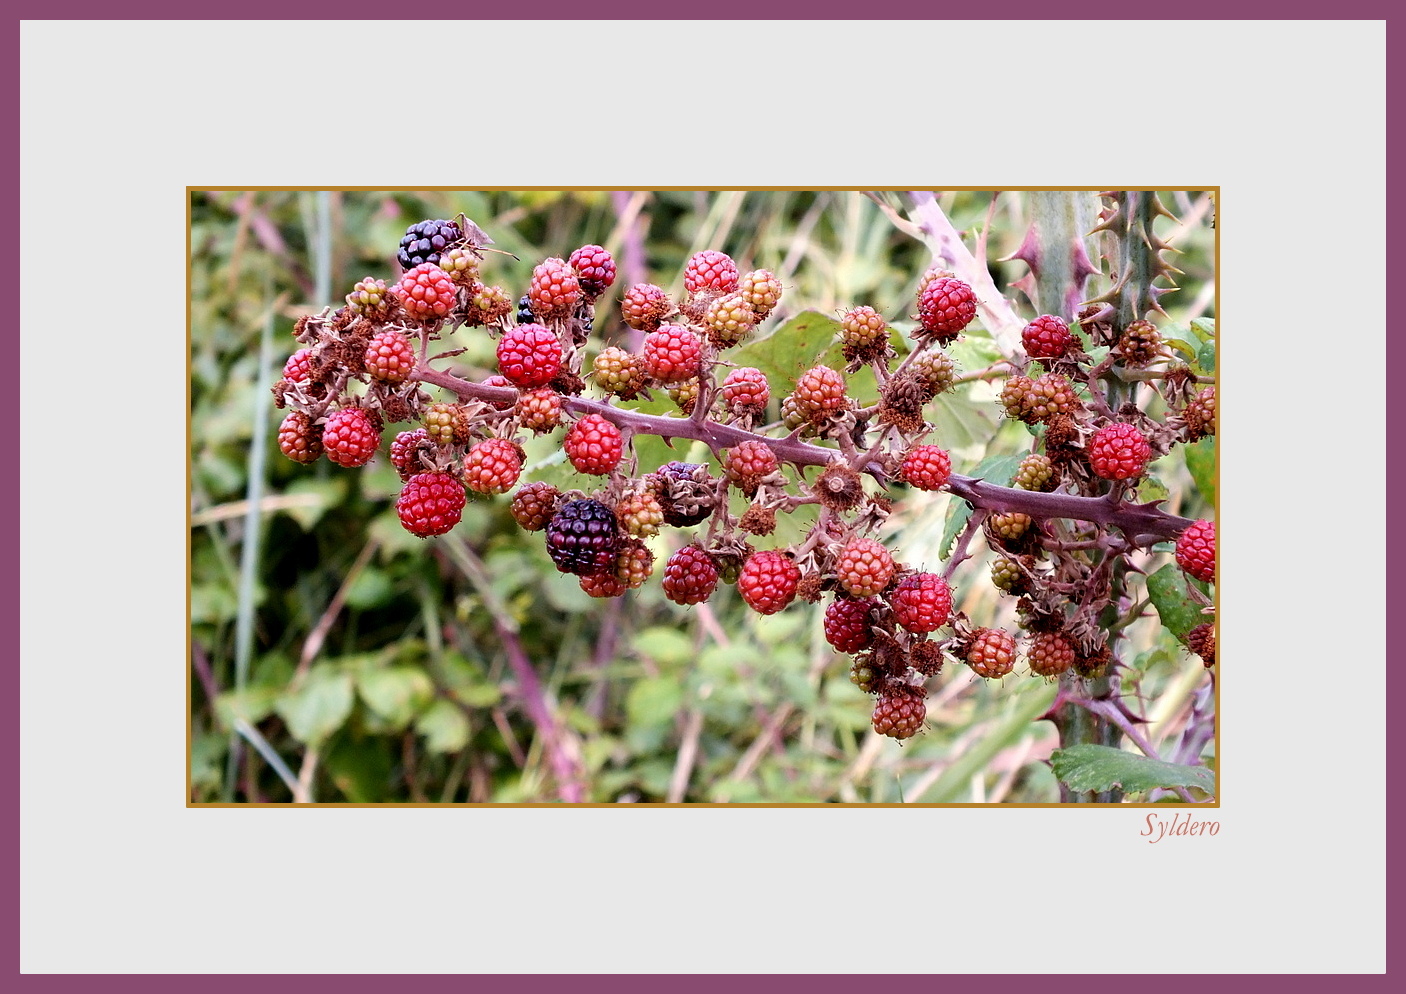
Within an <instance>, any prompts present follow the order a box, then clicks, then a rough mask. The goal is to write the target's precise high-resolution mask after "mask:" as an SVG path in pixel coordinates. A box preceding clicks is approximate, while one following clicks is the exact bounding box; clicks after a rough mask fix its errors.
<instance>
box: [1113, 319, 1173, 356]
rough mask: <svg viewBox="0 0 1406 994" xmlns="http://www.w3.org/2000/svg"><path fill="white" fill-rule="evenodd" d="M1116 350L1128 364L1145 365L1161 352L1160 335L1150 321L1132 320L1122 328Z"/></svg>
mask: <svg viewBox="0 0 1406 994" xmlns="http://www.w3.org/2000/svg"><path fill="white" fill-rule="evenodd" d="M1117 351H1118V354H1119V355H1121V356H1122V357H1123V362H1125V363H1127V364H1128V365H1129V366H1134V367H1142V366H1146V365H1148V364H1149V363H1151V362H1152V361H1153V360H1154V359H1156V358H1157V357H1158V356H1159V355H1160V354H1161V353H1162V336H1161V334H1159V333H1158V331H1157V329H1156V327H1154V326H1153V324H1152V322H1151V321H1143V320H1138V321H1134V322H1132V323H1131V324H1129V325H1128V326H1127V327H1126V328H1124V329H1123V336H1122V337H1121V338H1119V339H1118V348H1117Z"/></svg>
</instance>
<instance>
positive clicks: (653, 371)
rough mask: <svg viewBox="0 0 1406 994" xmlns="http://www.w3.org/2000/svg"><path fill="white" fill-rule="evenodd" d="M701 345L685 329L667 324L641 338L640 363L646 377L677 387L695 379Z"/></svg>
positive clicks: (700, 356) (701, 352)
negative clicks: (642, 339)
mask: <svg viewBox="0 0 1406 994" xmlns="http://www.w3.org/2000/svg"><path fill="white" fill-rule="evenodd" d="M702 355H703V343H702V342H700V341H699V340H698V336H697V335H695V334H694V333H693V332H691V331H689V330H688V329H687V328H684V327H681V326H680V325H676V324H666V325H664V326H662V327H660V328H659V329H658V330H657V331H651V332H650V333H649V334H647V335H645V336H644V346H643V348H641V350H640V360H641V362H643V364H644V371H645V375H647V376H649V377H651V378H653V379H656V380H658V381H659V382H660V383H680V382H682V381H683V380H687V379H689V378H690V377H693V376H697V375H698V364H699V361H700V359H701V358H702Z"/></svg>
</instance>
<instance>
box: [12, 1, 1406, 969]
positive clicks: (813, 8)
mask: <svg viewBox="0 0 1406 994" xmlns="http://www.w3.org/2000/svg"><path fill="white" fill-rule="evenodd" d="M1286 6H1289V7H1292V8H1293V9H1285V8H1286ZM317 7H321V8H322V9H323V10H326V11H329V12H334V13H335V14H336V18H335V19H349V18H356V17H361V16H366V17H371V18H382V17H385V16H386V15H387V13H388V8H387V7H386V6H385V4H384V3H376V4H372V3H366V2H360V0H343V2H342V3H339V4H337V5H336V6H335V8H333V7H331V6H330V5H313V4H300V5H298V11H297V13H294V12H293V11H292V10H290V7H289V5H288V4H287V3H286V2H283V3H273V2H269V0H249V2H246V3H244V4H242V5H241V6H240V8H239V14H240V15H241V19H264V18H267V19H274V20H277V19H292V18H295V17H296V18H298V19H302V18H305V17H307V16H310V15H312V14H315V13H317V9H316V8H317ZM1076 8H1077V11H1078V14H1079V15H1080V16H1079V17H1077V18H1070V17H1065V18H1059V19H1060V20H1078V19H1104V18H1107V19H1110V20H1143V19H1157V20H1162V19H1167V15H1166V14H1165V13H1164V12H1162V11H1161V10H1160V9H1159V10H1158V11H1156V12H1155V13H1154V12H1151V11H1148V12H1147V13H1145V14H1143V16H1138V14H1137V9H1136V8H1132V9H1130V8H1129V7H1128V6H1127V4H1126V3H1117V4H1115V3H1110V2H1105V0H1085V2H1082V3H1078V4H1077V5H1076ZM1390 9H1391V7H1389V6H1388V4H1386V3H1385V2H1379V3H1371V2H1369V3H1355V4H1351V5H1349V6H1348V7H1347V8H1335V9H1334V10H1333V13H1334V14H1335V15H1336V16H1335V17H1333V18H1322V17H1312V16H1311V15H1321V14H1322V13H1323V8H1322V6H1321V5H1317V4H1315V5H1312V6H1310V5H1309V4H1294V5H1284V4H1280V5H1279V6H1278V7H1277V8H1273V9H1270V10H1269V12H1270V13H1272V14H1273V15H1276V16H1274V17H1264V16H1261V15H1262V14H1263V13H1264V12H1266V8H1265V7H1263V6H1261V5H1258V4H1251V3H1230V4H1226V3H1218V4H1212V3H1208V2H1202V0H1194V2H1189V3H1183V4H1182V5H1181V6H1180V7H1179V8H1178V9H1177V11H1176V13H1178V14H1180V15H1183V16H1182V17H1179V18H1176V19H1178V20H1195V19H1200V17H1201V16H1202V15H1205V16H1206V18H1207V19H1232V18H1233V19H1249V20H1287V19H1299V18H1302V19H1310V20H1327V19H1331V20H1381V21H1384V22H1385V21H1386V20H1387V19H1388V12H1389V10H1390ZM532 10H533V12H534V13H535V14H536V15H537V17H538V19H545V18H550V17H553V16H556V15H558V14H559V15H561V16H562V17H563V19H580V12H581V8H580V6H579V5H575V4H567V3H563V2H559V0H547V2H545V3H542V2H539V3H537V4H535V5H534V6H533V7H532ZM708 10H709V13H710V14H711V15H713V16H712V19H728V18H732V17H739V18H744V19H755V18H757V17H759V16H765V17H780V18H786V17H787V16H788V15H790V17H791V19H797V20H799V19H812V20H814V19H822V20H828V19H834V20H854V19H856V18H853V17H850V16H847V15H849V14H850V13H851V12H852V10H853V8H852V7H849V6H844V7H842V6H840V5H838V4H835V5H833V7H831V8H830V10H829V11H827V10H825V9H823V8H818V7H817V5H815V4H805V5H802V4H800V3H795V2H789V3H784V4H773V5H768V8H767V9H765V10H759V9H758V8H757V5H756V4H755V3H742V2H740V0H715V2H714V3H712V4H711V5H710V6H709V8H708ZM1143 10H1144V11H1147V8H1143ZM592 11H593V13H595V14H597V15H598V16H597V17H596V18H594V19H595V20H619V19H631V20H634V19H639V20H675V19H696V18H694V17H692V16H687V17H685V16H682V15H676V16H672V17H671V16H661V9H660V6H659V5H658V4H657V3H651V2H646V0H614V2H607V3H600V4H596V5H595V6H594V7H593V8H592ZM830 11H833V13H831V12H830ZM1024 12H1028V13H1029V14H1030V15H1031V16H1030V18H1029V19H1048V8H1047V7H1046V6H1045V5H1039V6H1037V5H1036V4H1033V3H1017V4H1014V5H1012V4H1006V5H1004V6H1003V7H1002V8H1001V10H1000V13H1001V14H1002V15H1003V17H1004V19H1016V18H1014V16H1013V15H1017V14H1020V13H1024ZM1062 12H1064V13H1069V12H1070V10H1069V8H1064V9H1063V10H1062ZM113 13H114V12H113V11H112V10H111V9H110V8H107V5H99V4H95V3H58V4H48V5H43V6H42V7H41V6H40V5H38V4H29V3H24V4H21V5H20V17H19V18H18V19H17V20H25V19H32V20H70V19H105V18H109V17H111V15H112V14H113ZM123 13H126V14H128V15H131V14H133V13H135V11H133V10H132V9H127V10H125V11H123ZM192 13H193V12H192V10H191V8H190V7H189V5H186V4H174V3H145V4H141V5H140V14H139V16H135V17H133V16H128V17H126V18H122V19H123V20H147V19H166V18H171V19H178V20H201V19H204V18H200V17H192V16H191V15H192ZM934 13H937V11H934V10H933V9H932V8H931V7H930V6H927V5H923V4H919V3H916V2H913V0H904V2H901V3H893V2H890V3H884V4H879V5H878V6H877V8H876V6H875V5H873V4H871V5H869V6H867V7H866V8H865V14H866V15H867V16H866V17H865V18H863V19H864V20H894V19H905V20H908V19H911V20H935V19H939V18H934V17H933V14H934ZM969 13H976V11H974V10H971V9H967V10H963V11H962V14H969ZM27 15H28V16H27ZM600 15H605V16H600ZM817 15H820V16H819V17H817ZM216 16H219V17H220V18H226V17H228V14H225V13H224V12H221V13H220V14H219V15H216ZM982 19H990V18H982ZM995 19H1002V18H995ZM1022 19H1023V18H1022ZM14 31H15V43H14V47H12V49H11V51H17V50H18V48H19V45H18V42H19V28H18V25H17V26H16V28H15V29H14ZM1392 54H1393V51H1392V45H1391V42H1390V38H1389V37H1388V40H1387V89H1388V95H1389V94H1390V92H1391V84H1392V71H1391V67H1392ZM12 79H13V77H12ZM12 85H15V88H16V93H15V95H16V97H18V89H19V88H18V85H17V84H13V83H12ZM10 107H11V110H10V115H11V119H12V122H13V124H12V132H11V133H12V134H15V135H18V130H19V128H18V125H19V102H18V100H17V99H16V100H15V101H14V102H12V103H11V104H10ZM1391 120H1392V118H1391V116H1390V112H1388V130H1389V132H1390V130H1391V129H1390V124H1391ZM16 147H18V141H16ZM1387 147H1388V156H1390V154H1391V141H1390V134H1389V135H1388V143H1387ZM12 161H13V160H12ZM17 185H18V184H17ZM1401 214H1402V211H1401V209H1400V206H1399V198H1391V199H1390V200H1389V201H1388V203H1387V207H1386V216H1387V218H1388V222H1389V223H1390V222H1391V221H1400V220H1401ZM1399 253H1400V249H1399V248H1398V249H1396V254H1397V255H1399ZM5 254H6V257H7V259H8V261H9V262H10V272H12V273H18V272H20V263H21V259H20V251H19V242H18V241H13V242H10V243H8V245H7V247H6V249H5ZM1391 254H1392V249H1391V247H1390V243H1389V248H1388V259H1387V265H1388V267H1390V264H1391V261H1392V260H1391V258H1390V256H1391ZM1387 348H1388V363H1387V365H1389V366H1391V367H1395V368H1400V360H1401V359H1402V358H1403V354H1406V347H1403V345H1402V344H1401V343H1400V342H1399V341H1392V342H1390V343H1389V344H1388V346H1387ZM15 373H17V370H14V369H12V375H15ZM11 404H12V406H11V411H12V416H13V417H14V421H13V422H12V423H13V424H15V425H18V424H19V423H20V422H19V418H18V415H19V413H20V412H19V394H18V392H16V394H15V399H14V400H12V401H11ZM1387 451H1388V454H1389V456H1394V457H1396V458H1395V459H1394V460H1393V461H1394V463H1395V464H1396V465H1403V463H1402V457H1403V456H1406V453H1404V452H1403V446H1402V443H1401V441H1400V437H1399V435H1397V434H1396V433H1390V434H1389V438H1388V442H1387ZM9 475H10V479H11V485H10V487H9V490H8V494H9V497H8V499H9V501H10V502H11V506H12V508H13V511H12V513H11V516H10V520H11V522H12V524H11V535H12V536H13V538H12V541H13V543H14V545H13V548H15V549H18V548H19V537H20V530H21V516H20V509H19V506H18V503H19V498H18V495H19V484H20V479H19V463H18V461H17V460H12V461H11V465H10V471H9ZM1388 528H1389V532H1388V539H1387V556H1388V560H1389V561H1393V562H1395V561H1399V560H1400V558H1401V557H1400V556H1399V555H1398V553H1401V552H1406V549H1404V548H1403V543H1402V540H1401V531H1402V526H1401V523H1400V522H1399V520H1397V519H1395V517H1393V519H1392V521H1391V522H1390V523H1389V525H1388ZM1390 576H1391V574H1390V573H1389V574H1388V577H1389V579H1388V587H1387V600H1388V603H1389V604H1390V603H1392V602H1393V601H1394V598H1393V597H1392V594H1393V593H1394V591H1393V590H1392V587H1391V583H1390ZM11 583H12V584H13V586H12V588H11V596H10V597H9V598H8V599H7V607H6V613H7V615H8V617H9V621H10V630H11V631H12V632H14V633H15V634H14V635H12V639H14V640H16V641H15V642H12V645H16V648H15V660H16V664H18V660H19V649H18V645H17V644H16V643H17V640H18V632H19V630H20V624H21V617H20V598H19V592H18V591H19V577H18V575H17V574H12V577H11ZM1387 679H1388V684H1387V687H1386V697H1387V704H1388V708H1390V706H1391V705H1392V704H1393V703H1397V702H1398V701H1397V699H1398V698H1399V697H1400V696H1401V694H1400V680H1399V679H1397V680H1396V681H1391V679H1390V676H1388V678H1387ZM12 681H13V682H12V684H11V686H12V688H15V689H18V688H17V685H18V683H19V666H18V665H16V666H15V667H14V669H13V677H12ZM20 706H21V702H20V695H19V694H18V693H15V694H14V698H13V703H12V705H11V712H10V713H11V716H12V721H13V725H12V731H11V735H12V739H11V741H12V742H13V743H15V757H16V758H15V760H13V761H12V763H11V764H6V767H5V773H4V775H5V778H6V780H7V786H8V788H9V790H8V793H9V796H10V797H11V798H12V799H13V800H12V804H13V805H14V810H13V816H12V821H11V824H12V825H13V826H15V827H14V828H13V831H14V832H15V843H16V845H15V850H19V845H18V843H19V828H18V824H17V823H18V820H19V804H20V790H19V787H20V784H19V768H18V756H19V751H20V749H22V748H23V745H24V743H23V742H21V741H19V730H20V721H19V717H20ZM1395 724H1396V723H1394V722H1393V723H1391V725H1392V727H1389V728H1388V729H1387V733H1386V734H1387V762H1388V764H1390V763H1391V761H1392V760H1394V759H1396V758H1398V752H1399V751H1400V748H1401V746H1400V735H1399V733H1398V731H1397V729H1396V728H1395V727H1394V726H1395ZM1388 786H1390V781H1388ZM1394 799H1395V798H1394V797H1389V798H1388V803H1387V812H1388V831H1387V842H1388V846H1389V845H1390V842H1391V838H1392V834H1391V831H1390V820H1391V814H1392V812H1391V807H1392V802H1393V801H1394ZM15 855H16V857H17V858H16V862H15V863H13V864H11V870H10V875H11V879H12V881H13V891H14V893H15V894H16V896H18V892H19V859H18V857H19V855H20V854H19V852H18V851H16V853H15ZM1386 883H1387V902H1386V903H1387V910H1386V923H1385V924H1386V934H1387V956H1388V961H1389V962H1390V959H1391V942H1390V936H1391V934H1392V927H1391V926H1392V922H1393V917H1392V903H1393V901H1392V898H1393V896H1394V890H1395V888H1394V886H1393V885H1394V883H1395V875H1394V874H1393V873H1392V872H1390V870H1388V872H1387V876H1386ZM12 907H15V908H16V910H15V911H14V915H15V920H14V922H13V929H14V933H13V934H14V936H15V938H14V945H13V946H12V949H13V950H14V953H13V955H14V967H13V969H14V973H15V974H16V978H17V980H18V983H19V989H21V990H24V991H41V990H42V991H60V992H67V991H88V990H101V991H104V992H107V991H111V990H112V989H113V988H114V987H116V988H117V989H118V990H121V989H122V988H123V987H127V986H130V987H131V988H133V989H140V990H143V991H150V990H168V989H175V988H176V987H178V986H179V987H181V988H187V987H188V986H189V985H190V981H191V978H190V977H187V976H177V975H167V976H135V975H101V974H84V975H58V974H52V975H51V974H44V975H38V974H20V973H19V960H20V947H19V932H20V913H19V909H18V908H17V907H16V905H12ZM1214 923H1215V916H1214V912H1213V911H1209V912H1208V916H1207V931H1208V933H1210V934H1214V930H1215V924H1214ZM1112 962H1114V961H1110V965H1112ZM1389 973H1390V966H1388V970H1387V974H1354V975H1343V976H1341V977H1339V978H1335V980H1334V986H1352V987H1354V988H1369V989H1377V988H1384V987H1385V986H1386V985H1387V983H1388V976H1389ZM1248 976H1249V975H1246V974H1237V975H1205V974H1202V975H1193V974H1179V975H1171V976H1168V975H1159V976H1133V975H1123V976H1118V975H1110V974H1102V975H1072V974H1066V975H1052V976H1044V977H1039V975H1007V976H994V975H944V980H947V979H950V980H953V981H957V982H959V983H960V982H961V981H963V980H971V981H976V982H979V983H980V984H981V985H982V989H983V991H988V990H989V991H995V992H1005V991H1017V990H1025V989H1026V988H1027V987H1028V986H1029V985H1031V983H1032V981H1035V982H1037V983H1038V984H1039V986H1040V988H1041V989H1043V990H1046V991H1065V990H1070V991H1074V990H1076V989H1077V990H1078V991H1080V992H1083V991H1087V990H1088V989H1089V988H1090V987H1091V986H1093V985H1104V984H1108V983H1110V982H1112V983H1118V982H1120V981H1121V982H1125V983H1127V984H1128V985H1129V986H1133V987H1135V988H1136V989H1137V990H1138V991H1140V992H1161V991H1177V992H1185V991H1188V990H1193V991H1196V992H1198V994H1200V992H1204V991H1216V990H1230V989H1231V987H1232V985H1236V986H1239V985H1242V984H1244V983H1245V981H1246V980H1247V979H1248ZM500 978H501V979H502V980H503V981H505V982H507V981H511V983H512V985H513V986H514V988H518V989H521V988H526V989H527V990H528V991H535V990H542V991H547V990H549V989H551V988H553V987H556V986H559V985H560V984H561V983H562V982H563V981H568V982H569V981H573V980H576V981H579V980H583V979H585V980H587V983H588V985H591V986H593V984H592V981H595V980H597V978H595V977H592V978H590V979H587V978H584V977H577V978H573V977H570V976H569V975H542V974H539V975H481V976H477V977H474V978H473V979H476V980H482V981H486V982H488V983H492V982H493V981H494V980H497V979H500ZM783 978H784V979H796V980H801V981H803V982H804V983H805V984H806V985H807V988H808V989H810V990H815V989H816V988H820V991H819V994H829V991H833V992H835V994H842V992H843V994H850V992H852V991H853V989H854V987H855V986H856V981H861V982H862V979H861V978H860V977H854V976H849V975H844V976H823V975H796V976H795V977H794V978H785V977H784V975H775V974H772V975H766V976H762V975H754V976H739V975H716V976H699V975H694V976H668V977H661V976H650V975H629V976H616V977H608V976H599V978H598V982H599V983H600V984H601V985H602V986H604V985H605V984H606V983H608V984H609V985H610V988H611V990H612V991H614V992H620V991H630V992H634V991H644V990H646V989H648V990H651V991H657V990H658V989H659V987H660V984H661V981H663V982H665V983H667V985H668V986H669V988H670V989H672V990H677V991H685V992H690V994H691V992H694V991H698V992H703V991H704V990H707V991H708V992H710V994H711V992H712V991H714V990H716V988H717V986H718V984H719V983H720V982H721V983H723V984H729V985H735V984H737V983H738V982H739V981H740V982H744V983H748V986H753V987H761V986H762V985H763V984H766V986H768V987H774V986H776V985H777V984H778V982H781V981H783ZM929 978H930V975H906V976H905V975H892V976H888V977H886V978H885V979H884V982H885V983H886V984H896V985H898V986H899V987H900V988H908V987H910V985H915V984H920V983H922V982H923V980H924V979H929ZM314 979H315V978H314V977H313V976H311V975H306V974H301V975H291V974H290V975H254V974H245V975H206V976H202V977H201V978H200V980H199V983H200V984H201V986H202V988H206V989H213V990H215V991H226V990H228V991H234V990H236V989H239V990H246V989H248V988H249V987H251V986H257V987H258V988H260V989H261V990H269V991H283V990H288V991H293V990H295V989H296V990H302V989H304V988H305V987H306V986H307V985H308V981H309V980H314ZM326 979H328V980H335V982H336V983H337V984H338V987H339V989H340V990H343V991H347V990H350V991H351V992H353V994H359V992H360V991H367V992H371V991H375V992H377V994H379V992H380V991H381V990H383V988H384V985H385V982H386V980H387V979H389V978H387V977H384V976H373V975H337V976H336V977H335V978H333V977H328V978H326ZM394 979H395V980H396V981H397V982H398V983H400V984H404V983H405V982H406V981H410V982H412V983H413V984H414V985H415V986H416V987H417V988H418V989H420V990H433V991H438V990H446V991H447V990H450V989H456V990H462V985H463V984H464V983H465V980H466V979H467V978H466V977H465V976H463V975H415V976H413V978H412V977H409V976H406V977H398V978H394ZM1270 982H1272V983H1274V984H1275V985H1276V986H1277V987H1278V988H1279V989H1283V988H1285V987H1287V988H1289V990H1290V991H1291V992H1293V991H1295V990H1296V989H1298V990H1303V991H1306V992H1307V991H1317V990H1319V989H1320V988H1321V987H1322V986H1323V984H1322V982H1321V981H1320V980H1319V979H1318V978H1316V977H1312V976H1307V977H1301V978H1295V977H1294V976H1292V975H1275V976H1272V977H1271V978H1270ZM1345 982H1346V983H1345ZM826 988H828V989H829V991H827V990H826Z"/></svg>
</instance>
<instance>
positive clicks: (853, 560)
mask: <svg viewBox="0 0 1406 994" xmlns="http://www.w3.org/2000/svg"><path fill="white" fill-rule="evenodd" d="M893 572H894V564H893V556H891V555H890V554H889V550H888V549H886V548H884V546H883V543H881V542H876V541H875V540H874V539H872V538H852V539H850V540H849V542H848V543H847V544H846V545H845V547H844V548H843V549H842V550H840V555H839V558H838V559H836V560H835V575H836V577H837V578H838V579H839V581H840V586H842V587H844V588H845V590H847V591H849V592H850V593H851V594H853V595H854V596H855V597H870V596H872V595H874V594H878V593H882V592H883V590H884V588H885V587H887V586H888V585H889V581H890V580H892V579H893Z"/></svg>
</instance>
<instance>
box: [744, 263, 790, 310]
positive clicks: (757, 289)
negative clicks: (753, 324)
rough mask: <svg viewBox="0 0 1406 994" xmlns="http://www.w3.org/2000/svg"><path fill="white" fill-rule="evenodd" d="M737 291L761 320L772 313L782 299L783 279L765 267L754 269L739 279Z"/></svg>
mask: <svg viewBox="0 0 1406 994" xmlns="http://www.w3.org/2000/svg"><path fill="white" fill-rule="evenodd" d="M737 292H738V293H740V294H741V295H742V299H743V300H744V301H746V302H747V306H748V307H750V308H752V313H754V314H756V315H757V320H758V321H761V320H763V319H765V318H766V316H767V315H768V314H770V313H771V312H772V311H773V310H774V309H775V308H776V305H777V304H778V303H780V301H781V281H780V280H779V279H777V278H776V275H775V274H774V273H771V272H769V271H768V270H765V269H754V270H752V271H751V272H750V273H744V274H742V277H741V279H739V280H738V281H737Z"/></svg>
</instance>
